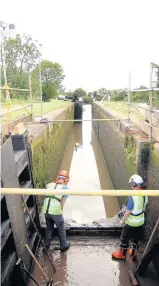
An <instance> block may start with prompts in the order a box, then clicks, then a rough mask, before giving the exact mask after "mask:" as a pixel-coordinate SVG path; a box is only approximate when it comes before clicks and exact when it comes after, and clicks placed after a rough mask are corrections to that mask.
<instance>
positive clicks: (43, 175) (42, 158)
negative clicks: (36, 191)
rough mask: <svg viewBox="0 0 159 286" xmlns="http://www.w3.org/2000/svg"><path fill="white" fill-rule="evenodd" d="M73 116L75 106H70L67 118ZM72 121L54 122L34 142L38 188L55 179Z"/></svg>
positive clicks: (34, 171)
mask: <svg viewBox="0 0 159 286" xmlns="http://www.w3.org/2000/svg"><path fill="white" fill-rule="evenodd" d="M72 118H73V108H69V109H68V110H67V112H66V114H65V119H72ZM71 126H72V123H70V122H65V123H63V122H62V123H58V124H53V125H52V127H51V129H50V130H49V129H47V132H46V133H45V134H44V135H43V136H41V137H40V138H38V139H35V141H33V143H32V152H33V177H34V183H35V187H36V188H45V186H46V184H47V183H48V182H51V181H53V180H54V179H55V176H56V174H57V171H58V169H59V167H60V164H61V161H62V158H63V154H64V151H65V148H66V144H67V140H68V136H69V131H70V128H71Z"/></svg>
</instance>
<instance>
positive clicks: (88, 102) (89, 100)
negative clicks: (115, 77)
mask: <svg viewBox="0 0 159 286" xmlns="http://www.w3.org/2000/svg"><path fill="white" fill-rule="evenodd" d="M83 102H84V103H86V104H91V103H92V102H93V99H92V97H90V96H84V97H83Z"/></svg>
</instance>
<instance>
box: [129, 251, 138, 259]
mask: <svg viewBox="0 0 159 286" xmlns="http://www.w3.org/2000/svg"><path fill="white" fill-rule="evenodd" d="M128 253H129V255H130V257H131V258H132V260H135V259H136V256H137V250H136V249H133V248H129V249H128Z"/></svg>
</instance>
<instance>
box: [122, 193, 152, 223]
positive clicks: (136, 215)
mask: <svg viewBox="0 0 159 286" xmlns="http://www.w3.org/2000/svg"><path fill="white" fill-rule="evenodd" d="M132 199H133V201H134V207H133V210H132V211H131V214H130V215H129V217H128V218H127V220H126V221H125V223H126V224H127V225H129V226H132V227H138V226H142V225H143V224H144V222H145V215H144V209H145V206H146V204H147V203H148V197H146V196H145V197H142V196H132Z"/></svg>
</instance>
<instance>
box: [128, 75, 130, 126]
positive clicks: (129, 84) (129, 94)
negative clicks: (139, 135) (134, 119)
mask: <svg viewBox="0 0 159 286" xmlns="http://www.w3.org/2000/svg"><path fill="white" fill-rule="evenodd" d="M130 102H131V72H129V88H128V121H130Z"/></svg>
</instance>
